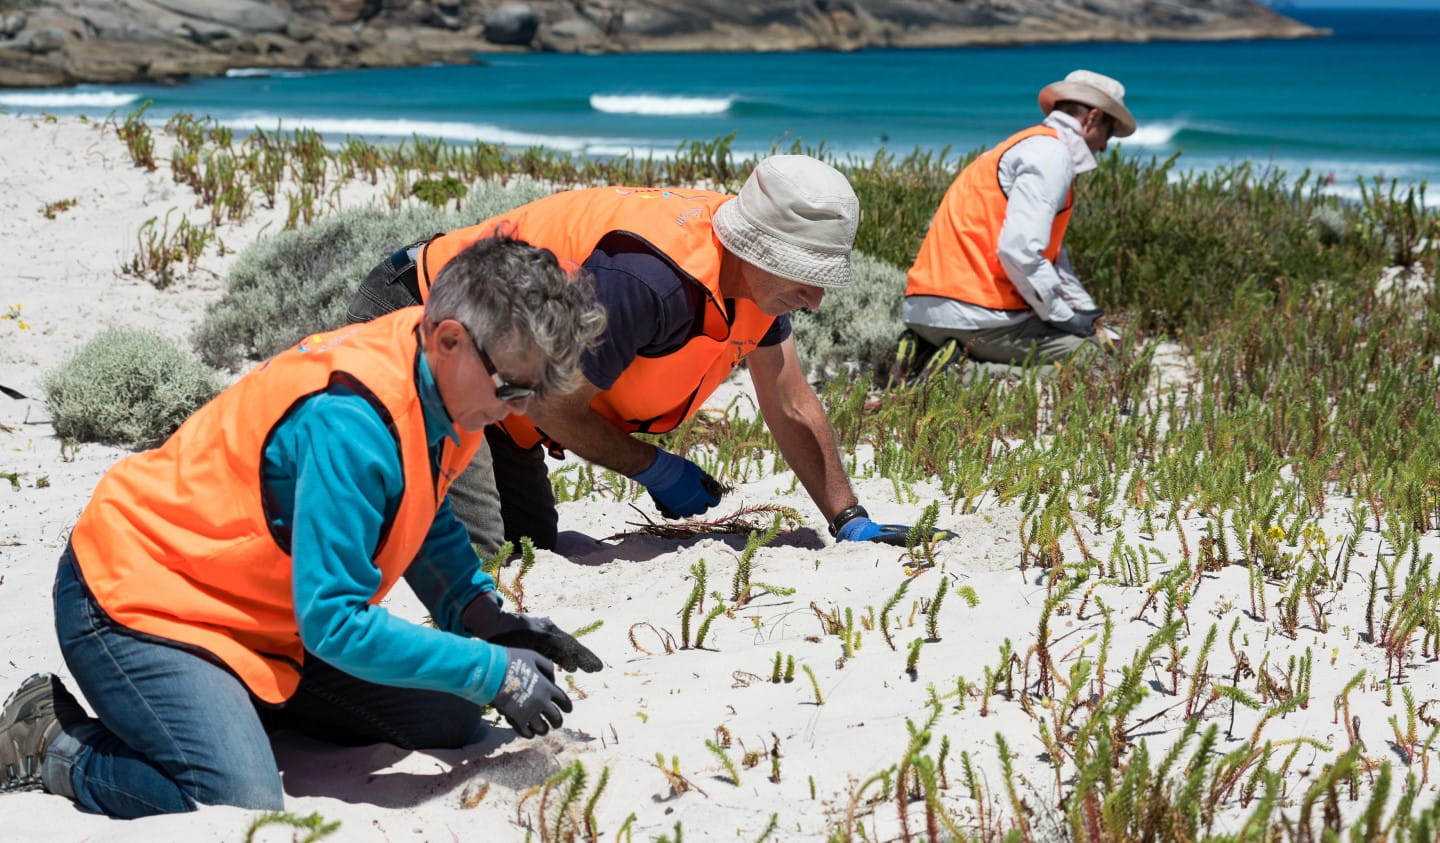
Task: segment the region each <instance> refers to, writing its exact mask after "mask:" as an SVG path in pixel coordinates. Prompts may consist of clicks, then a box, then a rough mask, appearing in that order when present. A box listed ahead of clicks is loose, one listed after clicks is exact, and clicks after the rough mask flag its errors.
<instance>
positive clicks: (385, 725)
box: [44, 548, 483, 819]
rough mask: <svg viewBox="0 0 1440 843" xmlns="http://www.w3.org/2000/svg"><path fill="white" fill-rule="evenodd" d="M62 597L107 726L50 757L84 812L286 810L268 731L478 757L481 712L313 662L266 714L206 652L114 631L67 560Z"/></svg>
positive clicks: (63, 631) (54, 779) (68, 649)
mask: <svg viewBox="0 0 1440 843" xmlns="http://www.w3.org/2000/svg"><path fill="white" fill-rule="evenodd" d="M54 595H55V631H56V633H57V634H58V636H59V639H60V649H61V652H62V653H64V655H65V663H66V665H68V666H69V668H70V672H71V674H73V675H74V677H75V681H76V682H77V683H78V684H79V686H80V690H81V691H82V692H83V693H84V695H85V698H86V699H87V700H88V701H89V702H90V705H91V706H92V707H93V708H94V709H95V713H96V715H97V716H98V719H94V720H89V721H87V722H85V723H80V724H72V725H70V726H67V727H66V728H65V731H64V733H63V734H62V735H61V736H59V737H57V738H56V739H55V741H53V742H52V743H51V745H50V747H49V749H48V750H47V752H46V756H45V762H44V763H45V768H44V778H45V781H46V784H47V786H48V787H49V789H50V790H53V791H56V792H60V793H64V794H65V795H68V796H72V798H73V799H74V800H75V802H76V804H78V805H79V806H80V807H81V808H83V809H85V810H87V811H92V812H95V813H101V814H107V815H109V816H111V817H117V818H121V819H130V818H134V817H143V816H149V815H151V814H164V813H178V812H182V811H192V810H194V809H195V807H196V805H235V806H238V807H242V808H258V809H265V810H279V809H280V808H281V807H282V806H283V804H284V794H283V792H282V790H281V787H280V773H279V770H278V769H277V768H276V764H275V755H274V753H273V752H272V751H271V748H270V739H269V735H268V733H269V732H270V731H273V730H277V729H291V730H295V731H298V732H301V733H303V734H306V735H308V736H310V737H313V738H318V739H320V740H326V741H330V742H332V743H339V744H344V745H351V746H354V745H363V744H371V743H380V742H386V743H393V744H395V745H397V746H400V747H403V748H406V749H420V748H427V749H428V748H454V747H459V746H464V745H465V744H467V743H471V742H472V741H473V740H475V739H476V738H477V737H478V736H477V732H478V731H479V729H480V727H481V725H482V723H481V714H482V712H483V708H482V707H481V706H477V705H475V704H474V703H471V702H469V701H468V700H464V699H461V698H460V697H457V696H454V695H452V694H445V693H440V692H436V691H424V690H416V689H411V688H395V687H389V686H384V685H376V684H373V683H370V682H365V681H363V680H360V679H357V678H355V677H353V676H350V675H348V674H345V673H343V672H341V671H339V670H337V669H335V668H334V667H332V666H330V665H328V664H325V663H324V662H321V661H320V660H318V659H316V658H314V657H313V656H311V657H308V658H307V659H306V663H305V669H304V672H303V674H302V677H301V681H300V688H299V690H298V691H297V692H296V693H295V695H294V696H293V697H292V698H291V699H290V700H288V701H287V702H286V703H285V704H284V705H283V706H279V707H271V706H268V705H266V704H265V703H262V702H260V701H258V700H256V699H255V698H254V697H253V696H251V694H250V692H249V690H247V689H246V687H245V684H244V683H243V682H241V681H240V680H239V679H238V678H236V677H235V675H234V674H233V673H231V672H230V671H229V670H227V669H226V668H224V667H221V666H220V665H219V664H218V663H217V662H215V661H213V660H211V659H210V658H208V657H206V656H205V655H203V654H201V653H199V652H198V651H194V650H190V649H186V648H183V647H182V646H180V645H178V644H173V643H170V642H166V641H164V640H162V639H158V638H152V637H147V636H140V635H137V634H135V633H132V632H130V631H128V630H126V629H125V628H124V627H123V626H121V625H119V624H117V623H116V622H114V621H112V620H111V619H110V618H109V617H108V616H107V615H106V614H105V612H104V610H103V609H101V608H100V606H99V604H97V603H96V602H95V599H94V598H93V597H92V596H91V595H90V592H89V590H88V589H87V588H86V587H85V584H84V583H83V582H82V581H81V580H80V577H79V574H78V568H77V566H76V564H75V556H74V553H73V552H72V551H71V549H70V548H66V549H65V553H64V554H63V555H62V556H61V557H60V567H59V570H58V571H57V572H56V577H55V592H54ZM67 784H68V785H69V787H68V789H67V788H66V785H67Z"/></svg>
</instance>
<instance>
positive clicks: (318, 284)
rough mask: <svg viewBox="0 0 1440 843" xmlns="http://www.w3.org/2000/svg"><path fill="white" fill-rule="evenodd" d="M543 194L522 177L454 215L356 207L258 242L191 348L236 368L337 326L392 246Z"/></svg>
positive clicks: (480, 190) (481, 193)
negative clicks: (365, 281)
mask: <svg viewBox="0 0 1440 843" xmlns="http://www.w3.org/2000/svg"><path fill="white" fill-rule="evenodd" d="M547 192H548V190H546V189H545V188H543V187H542V186H540V185H539V184H537V183H535V182H533V181H528V180H515V181H512V182H511V183H510V184H509V185H505V186H502V185H497V184H483V185H479V186H477V187H476V188H475V189H474V190H472V191H471V192H470V196H469V199H468V201H466V203H465V205H464V209H463V210H461V211H459V212H453V211H452V212H448V213H447V212H443V211H440V210H437V209H435V208H430V207H416V208H409V209H406V210H403V211H400V212H398V213H392V212H389V211H386V210H382V209H377V208H361V209H356V210H351V211H346V212H342V213H339V214H336V215H335V216H332V217H326V218H324V219H321V220H319V221H317V222H315V223H313V224H311V225H307V226H304V227H302V228H299V229H296V230H293V231H282V232H280V233H278V234H276V235H275V236H273V237H270V238H268V239H266V240H261V241H259V242H257V243H255V244H254V245H252V246H251V247H250V248H248V249H246V250H245V251H244V252H243V253H242V254H241V255H240V257H239V258H238V259H237V260H236V262H235V266H234V268H233V269H232V270H231V272H230V275H229V278H228V279H227V290H226V293H225V295H224V297H223V298H221V299H220V300H219V301H217V302H215V303H214V304H213V305H211V306H210V308H209V309H208V310H207V311H206V314H205V319H204V321H203V322H202V323H201V324H200V327H199V328H198V329H197V330H196V332H195V335H194V337H193V342H194V344H195V348H196V350H197V351H198V352H199V354H200V356H201V358H202V359H203V360H205V362H206V363H208V364H210V365H211V366H215V367H216V368H223V369H229V370H235V369H238V368H240V367H241V366H242V364H243V363H244V361H246V360H260V359H264V358H266V357H269V356H270V355H272V354H275V353H276V352H278V351H281V350H282V349H284V348H287V347H289V346H290V345H291V344H293V343H295V342H296V341H298V340H299V339H300V338H301V337H303V336H305V335H306V334H309V333H313V332H315V331H319V330H328V329H331V328H337V327H339V326H341V325H343V324H344V323H345V308H346V305H347V304H348V303H349V302H350V298H351V297H352V296H353V295H354V294H355V290H356V289H357V288H358V287H359V286H360V281H361V280H362V279H363V278H364V277H365V276H366V275H367V274H368V273H369V272H370V270H371V269H373V268H374V267H375V265H376V264H377V263H379V262H380V261H381V260H383V259H384V258H385V257H386V256H388V255H389V254H391V253H392V252H394V251H395V250H396V249H398V248H400V247H401V246H404V245H406V244H407V243H412V242H414V241H416V240H420V239H423V238H425V237H429V236H431V235H434V234H439V233H441V232H445V231H449V230H451V229H455V228H460V227H463V226H465V225H470V224H472V223H475V222H478V221H480V220H482V219H484V218H486V217H489V216H493V215H495V214H497V213H500V212H502V211H506V210H509V209H511V208H514V207H516V206H517V205H521V204H524V203H525V202H528V201H530V200H532V199H535V198H538V197H539V196H541V195H544V194H545V193H547Z"/></svg>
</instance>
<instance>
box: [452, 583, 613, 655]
mask: <svg viewBox="0 0 1440 843" xmlns="http://www.w3.org/2000/svg"><path fill="white" fill-rule="evenodd" d="M497 600H498V595H496V594H495V592H493V591H490V592H486V593H485V594H482V595H480V596H479V597H476V598H475V599H474V600H471V601H470V605H468V606H466V607H465V613H464V614H463V615H462V616H461V622H462V623H464V624H465V628H466V629H468V630H470V634H471V635H474V636H475V637H476V638H479V639H481V640H483V641H489V642H490V643H491V644H499V645H500V646H501V647H520V648H522V649H525V650H534V651H535V652H537V653H539V654H540V655H542V656H544V657H545V658H547V659H550V660H551V661H553V662H555V664H558V665H560V669H561V670H566V671H569V672H571V673H574V672H575V671H576V670H583V671H585V672H586V673H594V672H595V671H597V670H599V669H600V668H602V667H604V664H603V663H602V662H601V661H600V657H599V656H597V655H595V654H594V653H593V652H591V651H590V648H588V647H586V646H585V645H584V644H581V643H580V642H579V641H577V640H575V636H573V635H571V634H570V633H568V632H566V631H565V630H563V629H561V628H560V627H558V626H556V625H555V623H554V622H553V621H551V620H550V619H549V618H538V617H535V616H533V615H518V614H515V613H513V612H507V611H505V610H504V609H501V608H500V606H499V605H498V603H497Z"/></svg>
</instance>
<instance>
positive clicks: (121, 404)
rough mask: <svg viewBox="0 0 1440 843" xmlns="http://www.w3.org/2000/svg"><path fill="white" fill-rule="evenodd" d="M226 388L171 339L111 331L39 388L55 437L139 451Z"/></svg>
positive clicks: (87, 345)
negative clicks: (42, 393)
mask: <svg viewBox="0 0 1440 843" xmlns="http://www.w3.org/2000/svg"><path fill="white" fill-rule="evenodd" d="M224 385H225V383H224V379H223V378H222V377H221V376H220V375H219V373H217V372H215V371H212V370H211V369H208V368H206V367H205V366H204V365H203V364H201V363H200V362H198V361H196V360H195V359H194V358H193V357H191V356H190V355H189V354H188V353H187V352H186V351H185V350H184V349H182V348H180V347H178V346H177V345H175V344H174V343H172V342H170V341H169V340H167V339H165V338H163V337H161V336H159V335H157V334H153V333H150V332H147V331H135V330H123V329H118V328H112V329H110V330H108V331H105V332H104V333H102V334H100V335H99V336H97V337H95V338H94V339H93V340H91V341H90V342H88V343H86V344H85V345H84V346H83V347H82V348H81V349H80V350H79V351H78V352H76V354H75V355H74V356H73V357H71V358H70V359H69V360H67V361H66V362H65V363H63V364H61V365H60V366H59V367H58V368H57V369H55V370H54V371H51V372H49V373H47V374H46V375H45V380H44V383H43V385H42V386H43V388H44V390H45V406H46V408H47V409H48V410H49V411H50V416H51V418H52V419H53V420H54V424H55V432H56V434H58V435H60V436H65V437H73V438H75V439H77V440H79V441H82V442H102V443H104V444H107V445H120V446H124V447H135V448H141V447H149V446H151V445H155V444H158V443H159V442H161V441H162V440H164V439H165V437H167V436H169V435H170V434H171V433H172V432H174V430H175V428H177V427H179V426H180V423H181V422H183V421H185V419H186V418H187V417H188V416H189V415H190V414H191V413H192V412H194V411H195V410H196V409H198V408H199V407H200V406H201V405H202V404H204V403H205V402H206V401H209V400H210V399H211V398H213V397H215V395H216V394H217V393H219V391H220V390H221V389H222V388H223V387H224Z"/></svg>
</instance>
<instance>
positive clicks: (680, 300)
mask: <svg viewBox="0 0 1440 843" xmlns="http://www.w3.org/2000/svg"><path fill="white" fill-rule="evenodd" d="M584 266H585V269H587V270H588V271H589V272H590V274H591V275H592V276H593V277H594V278H595V296H596V299H597V300H598V301H599V302H600V303H601V304H602V305H604V306H605V314H606V323H605V333H604V334H602V335H601V337H600V342H599V344H597V345H595V346H594V347H592V348H590V349H588V350H586V351H585V353H584V354H583V355H581V358H580V366H581V369H582V370H583V371H584V372H585V377H586V379H588V380H589V381H590V383H592V384H594V385H595V386H597V387H599V388H600V389H609V388H610V387H612V386H614V385H615V381H616V380H617V379H618V378H619V377H620V374H621V373H622V372H624V371H625V369H626V368H627V367H628V366H629V365H630V363H631V362H632V361H633V360H634V359H635V358H636V357H660V356H662V355H665V354H669V353H671V352H673V351H678V350H679V349H680V348H681V347H682V346H683V345H685V343H686V342H687V341H689V340H690V338H691V337H693V336H694V335H695V333H696V332H697V331H698V330H699V328H700V325H701V322H702V319H703V316H704V308H705V298H706V296H707V293H706V291H705V288H704V287H703V286H701V285H700V284H699V283H698V282H696V281H695V280H693V279H691V278H689V277H687V276H686V275H684V274H683V273H682V272H681V271H680V270H679V269H678V268H677V267H676V266H675V265H674V264H673V263H672V262H671V261H670V260H669V259H668V258H666V257H665V256H663V255H661V254H658V253H657V252H656V251H655V250H654V248H652V247H651V246H650V245H649V244H647V243H645V242H644V241H643V240H639V239H637V238H634V237H627V236H625V235H623V234H610V235H607V236H606V237H605V238H604V239H603V240H601V241H600V244H599V245H598V246H596V247H595V251H594V252H592V253H591V254H590V257H589V258H587V259H586V260H585V264H584ZM726 309H727V310H731V311H733V309H734V305H733V302H731V301H728V300H727V301H726ZM789 336H790V316H789V315H788V314H787V315H783V316H778V317H776V318H775V321H774V322H773V323H772V324H771V325H770V330H769V331H767V332H766V333H765V336H764V337H762V338H761V339H760V343H759V344H760V345H762V346H767V345H778V344H779V343H782V342H784V341H785V339H786V338H787V337H789Z"/></svg>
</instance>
